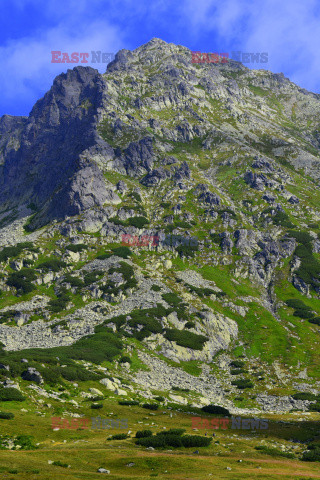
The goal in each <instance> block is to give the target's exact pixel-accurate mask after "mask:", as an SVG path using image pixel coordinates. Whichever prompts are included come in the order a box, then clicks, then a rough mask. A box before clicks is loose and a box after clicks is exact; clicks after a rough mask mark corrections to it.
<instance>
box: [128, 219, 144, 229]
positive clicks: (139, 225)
mask: <svg viewBox="0 0 320 480" xmlns="http://www.w3.org/2000/svg"><path fill="white" fill-rule="evenodd" d="M148 223H149V220H148V219H147V218H146V217H131V218H129V219H128V220H127V224H128V225H130V226H132V227H136V228H143V227H144V226H145V225H147V224H148Z"/></svg>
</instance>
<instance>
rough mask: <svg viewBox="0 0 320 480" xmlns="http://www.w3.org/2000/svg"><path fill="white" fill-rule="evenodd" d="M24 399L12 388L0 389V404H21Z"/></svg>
mask: <svg viewBox="0 0 320 480" xmlns="http://www.w3.org/2000/svg"><path fill="white" fill-rule="evenodd" d="M24 400H25V397H24V396H23V395H22V393H21V392H20V391H19V390H18V389H17V388H13V387H8V388H1V389H0V402H23V401H24Z"/></svg>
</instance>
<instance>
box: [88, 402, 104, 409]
mask: <svg viewBox="0 0 320 480" xmlns="http://www.w3.org/2000/svg"><path fill="white" fill-rule="evenodd" d="M90 408H92V409H93V410H99V409H100V408H103V404H102V403H92V404H91V405H90Z"/></svg>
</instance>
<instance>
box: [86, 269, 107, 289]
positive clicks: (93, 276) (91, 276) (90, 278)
mask: <svg viewBox="0 0 320 480" xmlns="http://www.w3.org/2000/svg"><path fill="white" fill-rule="evenodd" d="M103 276H104V272H103V271H102V270H94V271H93V272H88V273H86V274H85V275H84V277H83V281H84V284H85V286H86V287H87V286H88V285H91V284H92V283H94V282H96V281H97V280H99V279H100V278H101V277H103Z"/></svg>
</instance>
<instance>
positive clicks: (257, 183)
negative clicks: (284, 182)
mask: <svg viewBox="0 0 320 480" xmlns="http://www.w3.org/2000/svg"><path fill="white" fill-rule="evenodd" d="M244 180H245V182H246V183H247V184H248V185H249V186H250V187H251V188H254V189H255V190H259V191H263V190H264V189H265V188H266V187H268V188H273V187H275V186H276V182H274V181H273V180H269V179H268V177H266V176H265V175H264V174H263V173H254V172H252V171H251V170H249V171H247V172H246V174H245V175H244Z"/></svg>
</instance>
